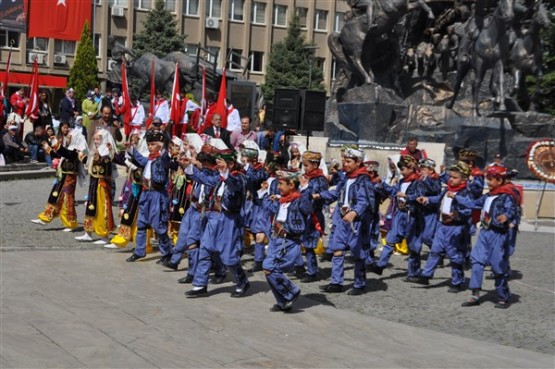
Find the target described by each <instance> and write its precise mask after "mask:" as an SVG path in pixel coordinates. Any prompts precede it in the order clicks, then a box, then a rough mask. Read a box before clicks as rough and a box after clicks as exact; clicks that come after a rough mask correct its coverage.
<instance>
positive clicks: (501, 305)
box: [493, 300, 511, 309]
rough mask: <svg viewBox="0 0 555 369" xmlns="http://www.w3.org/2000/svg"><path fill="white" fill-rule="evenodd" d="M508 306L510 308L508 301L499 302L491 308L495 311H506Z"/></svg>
mask: <svg viewBox="0 0 555 369" xmlns="http://www.w3.org/2000/svg"><path fill="white" fill-rule="evenodd" d="M509 306H511V303H510V302H509V301H504V300H499V302H498V303H497V304H495V305H494V306H493V307H494V308H496V309H507V308H508V307H509Z"/></svg>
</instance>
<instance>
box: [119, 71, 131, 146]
mask: <svg viewBox="0 0 555 369" xmlns="http://www.w3.org/2000/svg"><path fill="white" fill-rule="evenodd" d="M121 97H122V98H123V106H122V107H121V109H120V112H121V113H123V127H124V129H125V135H126V136H129V135H130V134H131V120H132V119H133V118H132V116H131V97H130V95H129V83H128V82H127V67H126V65H125V60H124V61H123V63H121Z"/></svg>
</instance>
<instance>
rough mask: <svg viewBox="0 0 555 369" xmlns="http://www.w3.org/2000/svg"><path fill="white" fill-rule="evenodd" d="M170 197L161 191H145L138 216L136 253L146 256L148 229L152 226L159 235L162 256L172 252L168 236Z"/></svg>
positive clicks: (140, 201) (142, 194)
mask: <svg viewBox="0 0 555 369" xmlns="http://www.w3.org/2000/svg"><path fill="white" fill-rule="evenodd" d="M168 218H169V198H168V194H167V193H165V192H161V191H143V192H142V193H141V197H140V198H139V214H138V216H137V239H136V240H135V243H136V245H137V246H136V247H135V252H134V253H135V254H136V255H138V256H146V230H147V228H152V229H153V231H154V232H155V233H156V235H157V236H158V247H159V249H160V253H161V254H162V256H166V255H169V254H170V253H171V241H170V238H169V237H168Z"/></svg>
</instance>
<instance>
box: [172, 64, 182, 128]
mask: <svg viewBox="0 0 555 369" xmlns="http://www.w3.org/2000/svg"><path fill="white" fill-rule="evenodd" d="M170 119H171V120H172V122H173V126H172V127H173V128H172V135H173V136H175V135H176V133H177V127H178V125H180V124H181V120H183V114H182V109H181V95H180V94H179V64H178V63H175V72H174V76H173V89H172V100H171V105H170Z"/></svg>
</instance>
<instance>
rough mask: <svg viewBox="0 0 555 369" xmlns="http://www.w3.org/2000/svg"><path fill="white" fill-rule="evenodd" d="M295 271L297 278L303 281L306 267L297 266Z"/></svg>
mask: <svg viewBox="0 0 555 369" xmlns="http://www.w3.org/2000/svg"><path fill="white" fill-rule="evenodd" d="M294 270H295V277H297V278H298V279H301V278H302V277H303V276H304V274H305V273H306V268H305V267H304V265H303V266H296V267H295V269H294Z"/></svg>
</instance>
